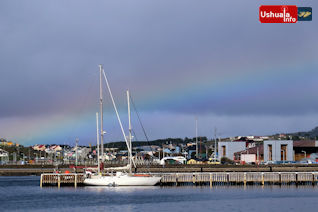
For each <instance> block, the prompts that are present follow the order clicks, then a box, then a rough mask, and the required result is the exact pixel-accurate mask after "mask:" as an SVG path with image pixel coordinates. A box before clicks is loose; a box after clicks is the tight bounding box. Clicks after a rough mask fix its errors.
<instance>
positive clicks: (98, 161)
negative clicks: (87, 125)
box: [96, 113, 100, 175]
mask: <svg viewBox="0 0 318 212" xmlns="http://www.w3.org/2000/svg"><path fill="white" fill-rule="evenodd" d="M96 134H97V145H96V147H97V167H98V175H100V160H99V131H98V113H96Z"/></svg>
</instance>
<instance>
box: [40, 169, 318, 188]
mask: <svg viewBox="0 0 318 212" xmlns="http://www.w3.org/2000/svg"><path fill="white" fill-rule="evenodd" d="M153 175H156V176H160V177H161V181H160V185H167V186H168V185H170V186H181V185H209V186H210V187H212V186H214V185H244V186H246V185H251V184H253V185H263V186H264V185H267V184H278V185H284V184H295V185H299V184H312V185H316V184H317V182H318V172H210V173H207V172H204V173H200V172H196V173H155V174H153ZM83 183H84V174H82V173H81V174H79V173H69V174H58V173H51V174H47V173H45V174H42V175H41V180H40V186H41V187H42V186H47V185H53V186H57V187H58V188H60V187H61V186H62V185H69V186H74V187H77V186H78V185H83Z"/></svg>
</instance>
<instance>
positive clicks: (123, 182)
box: [84, 66, 161, 186]
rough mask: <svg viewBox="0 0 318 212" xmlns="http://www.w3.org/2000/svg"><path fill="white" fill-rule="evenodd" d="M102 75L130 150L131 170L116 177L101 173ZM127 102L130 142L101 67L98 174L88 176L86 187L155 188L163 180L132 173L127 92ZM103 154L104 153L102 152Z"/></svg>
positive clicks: (130, 129)
mask: <svg viewBox="0 0 318 212" xmlns="http://www.w3.org/2000/svg"><path fill="white" fill-rule="evenodd" d="M102 74H103V75H104V78H105V81H106V84H107V88H108V92H109V94H110V97H111V99H112V103H113V107H114V109H115V112H116V115H117V119H118V122H119V125H120V127H121V130H122V133H123V136H124V139H125V141H126V145H127V149H128V160H129V164H128V166H127V167H126V169H128V170H129V172H122V171H117V172H116V174H115V175H107V176H103V175H102V174H101V173H100V165H99V164H100V159H99V158H100V156H99V137H100V138H101V145H102V148H103V135H104V131H103V125H102V120H103V118H102V116H103V111H102V110H103V99H102V96H103V95H102V80H101V77H102ZM127 102H128V122H129V136H128V140H127V137H126V135H125V132H124V130H123V127H122V124H121V121H120V117H119V115H118V111H117V108H116V104H115V101H114V98H113V95H112V92H111V89H110V86H109V83H108V80H107V78H106V74H105V72H104V70H103V69H102V66H100V110H101V111H100V114H101V130H100V131H99V130H98V113H96V125H97V158H98V159H97V161H98V174H97V175H93V174H92V173H89V174H86V178H85V179H84V184H85V185H93V186H154V185H156V184H158V183H159V182H160V180H161V177H158V176H154V175H151V174H133V173H132V165H134V166H135V167H136V165H135V163H134V160H133V158H132V150H131V149H132V143H131V140H132V135H131V132H132V128H131V122H130V95H129V91H128V90H127ZM101 152H102V153H103V151H101ZM114 169H116V168H114Z"/></svg>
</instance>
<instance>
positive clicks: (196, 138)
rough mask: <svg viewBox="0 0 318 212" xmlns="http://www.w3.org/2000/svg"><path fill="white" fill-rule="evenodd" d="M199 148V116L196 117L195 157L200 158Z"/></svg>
mask: <svg viewBox="0 0 318 212" xmlns="http://www.w3.org/2000/svg"><path fill="white" fill-rule="evenodd" d="M198 155H199V149H198V118H197V117H196V118H195V157H196V158H198Z"/></svg>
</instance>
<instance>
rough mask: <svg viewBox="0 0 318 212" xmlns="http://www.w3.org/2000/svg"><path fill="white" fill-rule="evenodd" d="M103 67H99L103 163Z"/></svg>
mask: <svg viewBox="0 0 318 212" xmlns="http://www.w3.org/2000/svg"><path fill="white" fill-rule="evenodd" d="M102 71H103V66H102V65H99V110H100V145H101V153H100V155H101V157H102V161H103V156H104V130H103V83H102Z"/></svg>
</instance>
